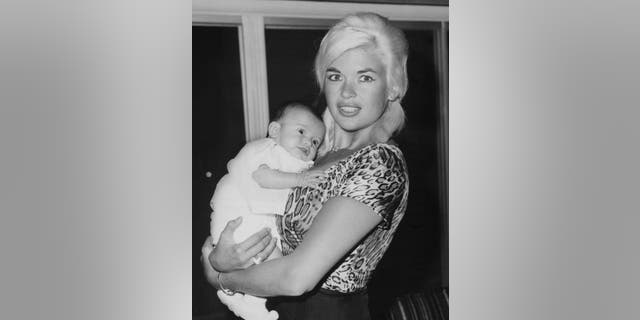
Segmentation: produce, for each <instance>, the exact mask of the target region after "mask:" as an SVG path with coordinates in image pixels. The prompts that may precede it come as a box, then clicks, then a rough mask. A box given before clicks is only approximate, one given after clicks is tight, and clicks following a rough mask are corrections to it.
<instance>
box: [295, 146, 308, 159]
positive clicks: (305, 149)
mask: <svg viewBox="0 0 640 320" xmlns="http://www.w3.org/2000/svg"><path fill="white" fill-rule="evenodd" d="M298 149H300V151H302V153H304V155H305V157H306V156H308V155H309V149H308V148H305V147H298Z"/></svg>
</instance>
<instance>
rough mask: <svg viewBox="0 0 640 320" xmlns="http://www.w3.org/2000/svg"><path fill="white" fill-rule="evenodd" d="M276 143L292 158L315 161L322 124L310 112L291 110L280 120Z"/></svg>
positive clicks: (298, 109) (322, 133)
mask: <svg viewBox="0 0 640 320" xmlns="http://www.w3.org/2000/svg"><path fill="white" fill-rule="evenodd" d="M278 123H280V131H279V133H278V136H277V137H273V138H274V139H275V140H276V142H277V143H278V144H279V145H281V146H282V147H283V148H284V149H285V150H287V151H288V152H289V153H291V154H292V155H293V156H294V157H296V158H298V159H300V160H304V161H310V160H313V159H315V157H316V153H317V152H318V147H319V146H320V144H321V143H322V140H323V139H324V130H325V129H324V123H322V121H320V119H318V118H316V117H315V116H314V115H313V114H312V113H311V112H310V111H308V110H305V109H300V108H292V109H289V110H287V111H286V113H285V114H284V115H283V117H282V118H280V120H278Z"/></svg>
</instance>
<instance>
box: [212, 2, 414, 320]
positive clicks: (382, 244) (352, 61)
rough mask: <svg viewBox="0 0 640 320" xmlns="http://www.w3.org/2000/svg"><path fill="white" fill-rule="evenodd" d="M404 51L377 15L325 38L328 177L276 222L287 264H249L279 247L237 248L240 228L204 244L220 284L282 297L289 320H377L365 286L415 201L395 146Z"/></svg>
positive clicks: (263, 242)
mask: <svg viewBox="0 0 640 320" xmlns="http://www.w3.org/2000/svg"><path fill="white" fill-rule="evenodd" d="M407 50H408V48H407V41H406V39H405V37H404V34H403V33H402V31H400V30H399V29H397V28H395V27H393V26H391V25H390V24H389V21H388V20H387V19H386V18H384V17H382V16H380V15H377V14H374V13H356V14H352V15H349V16H347V17H345V18H343V19H342V20H340V21H339V22H338V23H337V24H336V25H334V26H333V27H332V28H331V29H330V30H329V31H328V33H327V34H326V35H325V37H324V38H323V40H322V43H321V45H320V48H319V50H318V53H317V55H316V59H315V74H316V78H317V81H318V84H319V85H320V88H321V90H322V92H323V94H324V96H325V98H326V103H327V106H326V110H325V112H324V115H323V121H324V123H325V125H326V128H327V130H326V136H325V140H324V143H323V145H322V146H321V149H320V153H319V157H318V158H317V160H316V163H315V165H314V166H315V168H314V169H320V170H323V171H324V172H325V174H326V175H327V177H326V178H325V179H326V180H324V181H322V182H321V183H320V184H319V185H318V186H316V187H297V188H294V189H293V190H292V191H291V192H290V194H289V198H288V202H287V205H286V207H285V211H284V213H283V215H282V217H280V218H279V219H278V221H277V223H276V225H277V227H278V231H279V234H280V235H281V237H282V242H281V244H282V249H283V254H284V256H283V257H282V258H278V259H274V260H270V261H266V262H263V263H260V264H258V265H252V262H251V261H252V258H255V259H258V261H261V260H263V258H265V257H267V256H268V255H269V254H270V252H271V250H273V248H274V247H275V244H274V241H275V240H274V239H272V238H271V236H270V235H269V234H268V232H260V233H256V234H255V235H253V236H252V237H250V238H249V239H247V240H246V241H244V242H242V243H238V244H236V243H234V242H233V239H232V237H229V236H228V235H229V234H232V233H233V230H234V229H235V228H237V227H238V223H237V222H231V223H229V224H228V225H227V228H226V229H225V231H223V234H222V236H221V239H220V241H219V243H218V245H216V246H215V248H214V247H212V246H211V241H210V239H208V240H207V241H205V244H204V246H203V248H202V252H203V267H204V269H205V274H206V276H207V279H208V281H209V282H210V283H211V284H212V285H213V286H214V287H216V288H219V289H221V290H222V291H224V292H226V293H227V294H233V292H242V293H247V294H251V295H256V296H262V297H274V296H279V298H278V299H277V300H278V303H277V305H276V310H277V311H278V312H279V315H280V319H284V320H289V319H291V320H294V319H295V320H309V319H337V320H339V319H349V320H356V319H369V318H370V316H369V309H368V298H367V293H366V288H367V283H368V281H369V279H370V277H371V275H372V273H373V271H374V270H375V268H376V266H377V264H378V262H379V261H380V259H381V258H382V256H383V254H384V253H385V252H386V250H387V248H388V246H389V244H390V243H391V240H392V238H393V235H394V233H395V230H396V228H397V226H398V224H399V223H400V220H401V219H402V217H403V216H404V213H405V210H406V205H407V197H408V194H409V180H408V173H407V166H406V163H405V160H404V157H403V154H402V152H401V151H400V149H399V148H398V147H397V146H396V145H395V144H394V142H393V140H392V137H393V136H394V135H395V134H396V133H397V132H398V131H399V130H400V129H401V128H402V126H403V124H404V120H405V116H404V111H403V109H402V106H401V105H400V101H401V100H402V97H403V96H404V94H405V92H406V90H407V83H408V78H407V68H406V64H407ZM246 266H250V267H249V268H246V269H242V268H244V267H246ZM287 296H290V297H287ZM223 298H224V296H223ZM232 309H233V308H232Z"/></svg>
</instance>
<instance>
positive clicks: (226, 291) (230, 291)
mask: <svg viewBox="0 0 640 320" xmlns="http://www.w3.org/2000/svg"><path fill="white" fill-rule="evenodd" d="M221 275H222V272H219V273H218V285H219V286H220V291H222V292H223V293H224V294H226V295H228V296H232V295H234V294H236V292H235V291H233V290H231V289H227V288H225V287H224V286H223V285H222V279H220V276H221Z"/></svg>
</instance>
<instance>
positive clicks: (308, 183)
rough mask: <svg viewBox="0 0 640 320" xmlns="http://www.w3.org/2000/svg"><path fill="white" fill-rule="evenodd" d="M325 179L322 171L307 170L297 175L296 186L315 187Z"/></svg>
mask: <svg viewBox="0 0 640 320" xmlns="http://www.w3.org/2000/svg"><path fill="white" fill-rule="evenodd" d="M325 177H326V174H325V173H324V171H322V170H309V171H305V172H300V173H298V186H300V187H315V186H317V185H318V184H320V182H322V180H323V179H324V178H325Z"/></svg>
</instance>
